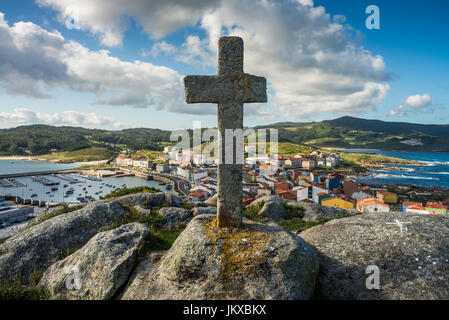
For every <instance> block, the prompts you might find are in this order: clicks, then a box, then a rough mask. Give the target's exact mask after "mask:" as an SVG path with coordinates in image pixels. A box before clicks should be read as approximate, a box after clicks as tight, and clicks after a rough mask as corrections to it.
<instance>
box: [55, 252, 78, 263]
mask: <svg viewBox="0 0 449 320" xmlns="http://www.w3.org/2000/svg"><path fill="white" fill-rule="evenodd" d="M76 250H77V249H66V250H64V251H62V252H61V253H60V254H59V256H58V261H61V260H64V259H65V258H67V257H68V256H70V255H71V254H72V253H75V251H76Z"/></svg>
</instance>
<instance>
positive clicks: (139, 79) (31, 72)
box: [0, 13, 213, 113]
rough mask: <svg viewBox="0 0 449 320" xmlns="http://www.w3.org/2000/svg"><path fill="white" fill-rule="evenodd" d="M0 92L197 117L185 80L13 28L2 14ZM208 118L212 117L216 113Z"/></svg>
mask: <svg viewBox="0 0 449 320" xmlns="http://www.w3.org/2000/svg"><path fill="white" fill-rule="evenodd" d="M0 88H1V89H3V90H4V91H5V92H6V93H7V94H9V95H25V96H30V97H34V98H49V97H50V95H49V93H48V91H49V90H51V89H54V88H69V89H71V90H74V91H82V92H91V93H93V94H94V95H95V97H96V103H98V104H107V105H117V106H118V105H126V106H132V107H140V108H143V107H150V106H153V107H155V108H156V109H158V110H160V109H164V108H165V109H167V110H169V111H175V112H187V113H189V112H193V113H198V112H201V110H206V111H207V109H204V108H203V109H200V108H199V106H195V105H191V106H188V105H187V104H186V103H185V101H184V90H183V82H182V76H181V75H180V74H178V73H177V72H176V71H175V70H173V69H170V68H167V67H164V66H156V65H153V64H151V63H146V62H142V61H133V62H127V61H122V60H120V59H118V58H116V57H113V56H111V55H110V52H109V51H106V50H100V51H92V50H90V49H88V48H86V47H84V46H82V45H81V44H79V43H77V42H75V41H66V40H65V39H64V38H63V37H62V35H61V34H60V33H58V32H49V31H46V30H44V29H42V28H41V27H39V26H37V25H35V24H33V23H31V22H27V23H25V22H18V23H16V24H14V25H13V26H9V25H8V23H7V22H6V21H5V19H4V15H3V14H2V13H0ZM209 113H213V111H212V110H210V111H209Z"/></svg>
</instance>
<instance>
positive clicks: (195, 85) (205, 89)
mask: <svg viewBox="0 0 449 320" xmlns="http://www.w3.org/2000/svg"><path fill="white" fill-rule="evenodd" d="M184 86H185V88H186V102H187V103H225V102H240V103H251V102H267V91H266V87H267V80H266V79H265V78H263V77H256V76H253V75H250V74H246V73H244V74H239V75H236V74H232V75H226V76H187V77H185V78H184Z"/></svg>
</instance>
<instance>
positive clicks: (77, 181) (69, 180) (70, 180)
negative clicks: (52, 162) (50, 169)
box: [53, 174, 85, 184]
mask: <svg viewBox="0 0 449 320" xmlns="http://www.w3.org/2000/svg"><path fill="white" fill-rule="evenodd" d="M53 176H54V177H55V178H58V179H60V180H64V181H67V182H68V183H69V184H76V183H85V181H81V180H78V179H76V178H71V177H68V176H65V175H62V174H54V175H53Z"/></svg>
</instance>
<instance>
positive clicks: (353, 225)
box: [299, 213, 449, 299]
mask: <svg viewBox="0 0 449 320" xmlns="http://www.w3.org/2000/svg"><path fill="white" fill-rule="evenodd" d="M395 220H398V221H399V222H401V223H404V222H408V223H407V224H404V225H403V226H404V228H403V231H402V233H401V230H400V227H399V226H398V225H395V224H387V223H395ZM405 228H407V230H406V229H405ZM299 235H300V236H301V237H302V238H304V239H305V240H306V241H307V242H308V243H309V244H311V245H312V246H314V247H315V248H316V249H317V251H318V252H319V257H320V272H319V276H318V284H317V288H316V290H317V293H318V295H319V296H321V297H322V298H327V299H449V281H448V274H449V216H447V215H446V216H444V215H412V214H404V213H376V214H363V215H361V216H354V217H348V218H343V219H337V220H332V221H330V222H328V223H326V224H324V225H321V226H317V227H314V228H311V229H308V230H305V231H303V232H301V233H300V234H299ZM370 265H375V266H377V267H379V270H380V290H375V289H374V290H368V289H367V288H366V285H365V283H366V279H367V278H368V276H370V275H371V274H372V273H369V274H366V268H367V267H368V266H370Z"/></svg>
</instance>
